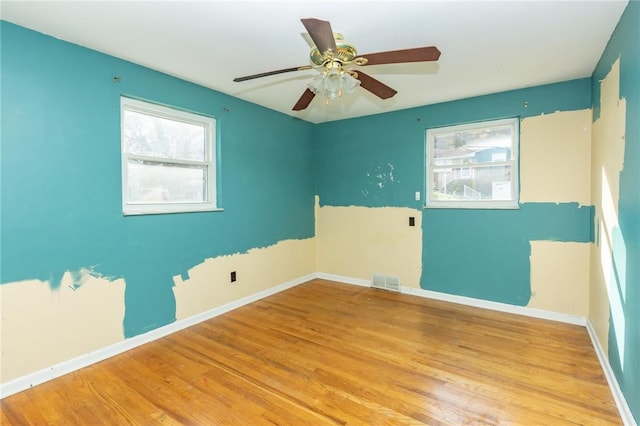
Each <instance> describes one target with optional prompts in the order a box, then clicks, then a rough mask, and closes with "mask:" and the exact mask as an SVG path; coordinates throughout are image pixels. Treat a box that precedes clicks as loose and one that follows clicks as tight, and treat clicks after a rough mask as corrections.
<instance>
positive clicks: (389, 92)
mask: <svg viewBox="0 0 640 426" xmlns="http://www.w3.org/2000/svg"><path fill="white" fill-rule="evenodd" d="M357 73H358V77H357V78H358V80H360V87H362V88H363V89H366V90H368V91H370V92H371V93H373V94H374V95H376V96H377V97H379V98H380V99H389V98H392V97H393V96H395V94H396V93H398V92H397V91H396V90H394V89H392V88H391V87H389V86H387V85H386V84H384V83H383V82H381V81H380V80H376V79H375V78H373V77H371V76H370V75H367V74H365V73H363V72H362V71H359V70H358V71H357Z"/></svg>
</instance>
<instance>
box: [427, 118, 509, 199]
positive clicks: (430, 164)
mask: <svg viewBox="0 0 640 426" xmlns="http://www.w3.org/2000/svg"><path fill="white" fill-rule="evenodd" d="M497 126H511V127H512V132H511V135H512V138H511V152H512V155H511V159H509V160H507V161H502V162H492V163H491V167H494V166H507V165H508V166H511V194H512V199H509V200H442V199H436V198H435V197H434V194H433V187H434V186H433V185H434V183H433V177H434V176H433V175H434V173H433V170H434V167H438V166H436V164H435V161H434V143H435V137H436V136H437V135H440V134H443V133H455V132H463V131H468V130H476V129H483V128H486V127H497ZM425 145H426V191H425V192H426V195H425V206H424V207H425V208H447V209H452V208H454V209H518V208H519V197H520V193H519V192H520V184H519V175H520V170H519V163H520V155H519V145H520V120H519V119H518V118H507V119H500V120H488V121H482V122H476V123H467V124H459V125H454V126H447V127H439V128H433V129H427V132H426V143H425ZM455 166H457V167H462V165H453V164H452V165H451V167H453V168H456V167H455ZM440 167H442V166H440ZM463 167H465V168H472V169H479V168H482V167H487V165H483V164H482V163H477V164H476V163H468V164H467V163H465V164H464V166H463Z"/></svg>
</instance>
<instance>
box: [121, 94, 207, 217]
mask: <svg viewBox="0 0 640 426" xmlns="http://www.w3.org/2000/svg"><path fill="white" fill-rule="evenodd" d="M121 113H122V204H123V212H124V214H153V213H178V212H192V211H207V210H215V208H216V203H215V196H216V194H215V187H216V185H215V120H214V119H213V118H211V117H206V116H203V115H198V114H193V113H189V112H185V111H181V110H177V109H173V108H168V107H164V106H160V105H155V104H151V103H148V102H142V101H139V100H135V99H130V98H125V97H123V98H121Z"/></svg>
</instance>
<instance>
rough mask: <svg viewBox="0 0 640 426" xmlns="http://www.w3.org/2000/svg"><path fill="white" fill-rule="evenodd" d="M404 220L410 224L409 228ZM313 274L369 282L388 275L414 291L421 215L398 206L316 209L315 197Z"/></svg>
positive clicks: (417, 277)
mask: <svg viewBox="0 0 640 426" xmlns="http://www.w3.org/2000/svg"><path fill="white" fill-rule="evenodd" d="M409 217H414V218H415V226H409ZM316 243H317V256H318V257H317V265H318V271H319V272H323V273H327V274H333V275H341V276H344V277H350V278H358V279H363V280H369V279H371V276H372V274H373V273H380V274H384V275H393V276H397V277H399V278H400V282H401V284H402V285H404V286H408V287H415V288H419V287H420V275H421V274H422V212H420V211H417V210H414V209H411V208H404V207H376V208H372V207H356V206H349V207H332V206H323V207H320V206H319V203H318V198H317V197H316Z"/></svg>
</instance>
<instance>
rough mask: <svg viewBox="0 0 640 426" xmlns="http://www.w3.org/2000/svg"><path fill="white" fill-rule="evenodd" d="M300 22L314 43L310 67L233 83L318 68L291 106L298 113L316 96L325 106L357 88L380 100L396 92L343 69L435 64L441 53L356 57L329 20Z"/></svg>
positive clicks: (403, 52) (397, 52) (427, 51)
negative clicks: (415, 63) (351, 66)
mask: <svg viewBox="0 0 640 426" xmlns="http://www.w3.org/2000/svg"><path fill="white" fill-rule="evenodd" d="M301 21H302V24H303V25H304V27H305V28H306V29H307V31H308V32H309V36H310V37H311V40H313V43H314V44H315V47H313V48H312V49H311V53H310V54H309V59H310V62H311V65H303V66H299V67H292V68H284V69H281V70H276V71H269V72H265V73H260V74H253V75H249V76H245V77H238V78H234V79H233V81H236V82H241V81H246V80H252V79H255V78H260V77H267V76H270V75H276V74H283V73H287V72H291V71H302V70H308V69H312V68H313V69H318V70H320V74H319V75H317V76H315V77H314V78H313V80H312V81H311V82H310V83H309V84H308V86H307V87H308V88H307V89H306V90H305V91H304V93H303V94H302V96H301V97H300V99H298V102H296V104H295V105H294V107H293V110H294V111H301V110H303V109H305V108H307V106H309V104H310V103H311V101H312V100H313V98H314V97H315V96H316V95H321V96H323V97H324V98H325V103H326V104H329V101H332V100H334V99H336V98H338V97H340V96H342V95H343V94H345V93H346V94H350V93H352V92H353V91H354V90H355V89H356V87H358V86H360V87H362V88H363V89H365V90H368V91H369V92H371V93H373V94H374V95H376V96H378V97H379V98H380V99H388V98H390V97H392V96H394V95H395V94H396V93H397V92H396V91H395V90H394V89H392V88H391V87H389V86H387V85H386V84H384V83H382V82H381V81H379V80H376V79H375V78H373V77H371V76H369V75H367V74H365V73H363V72H360V71H358V72H356V71H354V70H350V69H345V68H344V67H345V66H350V65H355V66H365V65H382V64H397V63H407V62H429V61H437V60H438V58H439V57H440V51H439V50H438V49H437V48H436V47H433V46H429V47H418V48H413V49H404V50H392V51H387V52H378V53H372V54H369V55H362V56H358V51H357V50H356V48H355V46H354V45H352V44H351V43H349V42H347V41H345V40H344V38H343V37H342V34H339V33H334V32H333V31H332V30H331V24H330V23H329V21H323V20H321V19H316V18H307V19H302V20H301Z"/></svg>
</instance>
